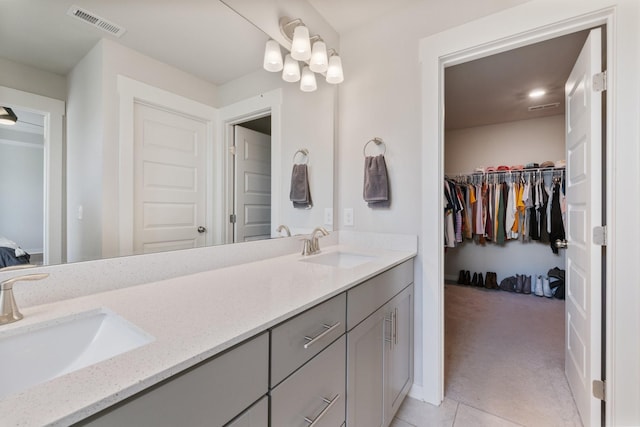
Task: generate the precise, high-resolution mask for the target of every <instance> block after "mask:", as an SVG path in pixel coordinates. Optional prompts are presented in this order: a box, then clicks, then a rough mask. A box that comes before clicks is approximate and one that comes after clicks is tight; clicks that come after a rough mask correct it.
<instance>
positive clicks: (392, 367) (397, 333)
mask: <svg viewBox="0 0 640 427" xmlns="http://www.w3.org/2000/svg"><path fill="white" fill-rule="evenodd" d="M413 302H414V301H413V285H410V286H408V287H407V288H406V289H404V290H403V291H402V292H401V293H399V294H398V295H396V296H395V297H394V298H393V299H392V300H391V301H389V303H388V304H386V305H385V311H386V313H387V317H388V318H390V319H391V331H390V332H391V334H390V335H391V342H390V343H389V345H387V346H385V351H386V353H387V357H386V387H385V421H386V424H387V425H388V424H389V423H390V422H391V420H392V418H393V416H394V415H395V413H396V412H397V410H398V408H399V407H400V405H401V404H402V401H403V400H404V398H405V396H406V395H407V393H408V392H409V388H410V387H411V384H412V383H413Z"/></svg>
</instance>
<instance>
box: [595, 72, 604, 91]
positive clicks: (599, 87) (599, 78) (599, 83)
mask: <svg viewBox="0 0 640 427" xmlns="http://www.w3.org/2000/svg"><path fill="white" fill-rule="evenodd" d="M593 90H594V91H596V92H602V91H605V90H607V72H606V71H603V72H601V73H598V74H594V75H593Z"/></svg>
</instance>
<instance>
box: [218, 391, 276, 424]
mask: <svg viewBox="0 0 640 427" xmlns="http://www.w3.org/2000/svg"><path fill="white" fill-rule="evenodd" d="M268 426H269V398H268V397H267V396H265V397H263V398H262V399H260V400H259V401H258V403H256V404H255V405H253V406H252V407H251V408H249V409H247V410H246V411H245V412H244V414H242V415H240V416H239V417H238V418H236V419H235V420H233V421H231V422H230V423H229V424H227V425H226V427H268Z"/></svg>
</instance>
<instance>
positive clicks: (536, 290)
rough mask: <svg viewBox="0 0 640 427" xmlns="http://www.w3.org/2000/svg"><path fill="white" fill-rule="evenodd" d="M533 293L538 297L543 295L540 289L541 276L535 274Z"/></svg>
mask: <svg viewBox="0 0 640 427" xmlns="http://www.w3.org/2000/svg"><path fill="white" fill-rule="evenodd" d="M534 293H535V294H536V296H539V297H542V296H544V291H543V290H542V276H536V287H535V290H534Z"/></svg>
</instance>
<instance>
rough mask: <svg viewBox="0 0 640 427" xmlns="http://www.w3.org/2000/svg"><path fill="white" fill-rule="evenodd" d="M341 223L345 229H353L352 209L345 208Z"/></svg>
mask: <svg viewBox="0 0 640 427" xmlns="http://www.w3.org/2000/svg"><path fill="white" fill-rule="evenodd" d="M342 222H344V225H345V226H347V227H353V208H345V209H344V214H343V217H342Z"/></svg>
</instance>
